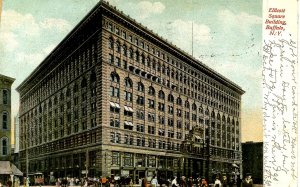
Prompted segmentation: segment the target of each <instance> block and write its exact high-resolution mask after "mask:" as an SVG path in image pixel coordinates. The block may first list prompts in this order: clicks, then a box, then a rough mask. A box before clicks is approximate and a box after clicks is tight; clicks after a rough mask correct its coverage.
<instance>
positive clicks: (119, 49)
mask: <svg viewBox="0 0 300 187" xmlns="http://www.w3.org/2000/svg"><path fill="white" fill-rule="evenodd" d="M116 51H117V53H120V52H121V45H120V42H119V41H117V42H116Z"/></svg>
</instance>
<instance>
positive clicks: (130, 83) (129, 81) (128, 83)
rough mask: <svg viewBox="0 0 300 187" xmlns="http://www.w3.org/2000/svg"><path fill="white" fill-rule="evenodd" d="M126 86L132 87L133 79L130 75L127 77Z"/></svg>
mask: <svg viewBox="0 0 300 187" xmlns="http://www.w3.org/2000/svg"><path fill="white" fill-rule="evenodd" d="M125 87H127V88H132V80H131V79H130V78H129V77H127V78H125Z"/></svg>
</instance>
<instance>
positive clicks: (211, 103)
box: [17, 1, 244, 178]
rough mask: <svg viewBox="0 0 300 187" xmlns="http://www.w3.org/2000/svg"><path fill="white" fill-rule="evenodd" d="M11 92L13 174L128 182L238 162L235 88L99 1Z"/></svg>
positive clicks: (207, 171) (227, 169)
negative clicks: (16, 150) (16, 101)
mask: <svg viewBox="0 0 300 187" xmlns="http://www.w3.org/2000/svg"><path fill="white" fill-rule="evenodd" d="M17 90H18V92H19V93H20V111H19V115H20V163H21V170H22V171H26V170H28V172H36V171H41V172H44V174H45V176H47V175H49V174H50V173H53V175H54V176H56V177H58V176H60V177H63V176H77V177H79V176H82V175H83V176H86V175H88V176H111V175H115V176H116V175H119V176H131V177H133V178H136V177H141V176H144V175H146V176H152V175H154V174H158V175H159V176H160V177H170V176H174V175H183V174H184V175H190V176H193V175H207V176H210V175H212V174H216V173H231V172H232V170H233V169H234V167H233V164H235V165H237V166H241V159H242V157H241V142H240V140H241V137H240V127H241V123H240V122H241V115H240V114H241V95H242V94H243V93H244V91H243V90H242V89H241V88H240V87H239V86H238V85H236V84H234V83H233V82H231V81H230V80H228V79H227V78H225V77H223V76H222V75H220V74H218V73H217V72H215V71H214V70H212V69H211V68H209V67H207V66H205V65H204V64H203V63H201V62H199V61H197V60H196V59H194V58H193V57H191V56H190V55H188V54H187V53H185V52H183V51H182V50H180V49H179V48H177V47H175V46H174V45H172V44H170V43H168V42H166V41H165V40H164V39H162V38H161V37H159V36H158V35H157V34H155V33H153V32H152V31H150V30H148V29H147V28H146V27H144V26H142V25H141V24H139V23H137V22H135V21H134V20H133V19H131V18H129V17H128V16H125V15H124V14H123V13H122V12H120V11H118V10H116V8H114V7H111V6H110V5H108V4H107V3H106V2H103V1H100V2H99V3H98V4H97V5H96V6H95V7H94V8H93V9H92V10H91V11H90V12H89V13H88V15H87V16H85V18H84V19H83V20H82V21H81V22H80V23H79V24H78V25H77V26H76V27H75V28H74V29H73V30H72V31H71V32H70V33H69V34H68V35H67V36H66V37H65V39H64V40H63V41H62V42H61V43H60V44H59V45H58V46H57V47H56V48H55V49H54V50H53V51H52V52H51V54H50V55H48V57H46V59H45V60H44V61H43V62H42V63H41V64H40V65H39V66H38V67H37V68H36V69H35V70H34V71H33V72H32V74H31V75H30V76H29V77H28V78H27V79H26V80H25V81H24V82H23V83H22V84H21V85H20V86H19V87H18V88H17ZM26 158H27V159H26Z"/></svg>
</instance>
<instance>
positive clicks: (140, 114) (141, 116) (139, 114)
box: [136, 110, 145, 120]
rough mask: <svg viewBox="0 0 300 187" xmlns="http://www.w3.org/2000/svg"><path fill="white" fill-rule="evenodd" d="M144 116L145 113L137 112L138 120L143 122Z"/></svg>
mask: <svg viewBox="0 0 300 187" xmlns="http://www.w3.org/2000/svg"><path fill="white" fill-rule="evenodd" d="M144 116H145V115H144V112H143V111H140V110H138V111H136V118H138V119H142V120H143V119H144V118H145V117H144Z"/></svg>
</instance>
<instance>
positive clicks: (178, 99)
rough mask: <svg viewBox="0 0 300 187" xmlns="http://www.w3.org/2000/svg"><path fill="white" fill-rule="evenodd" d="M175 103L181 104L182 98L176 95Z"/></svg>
mask: <svg viewBox="0 0 300 187" xmlns="http://www.w3.org/2000/svg"><path fill="white" fill-rule="evenodd" d="M176 103H177V105H180V106H181V105H182V100H181V98H180V97H177V100H176Z"/></svg>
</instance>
